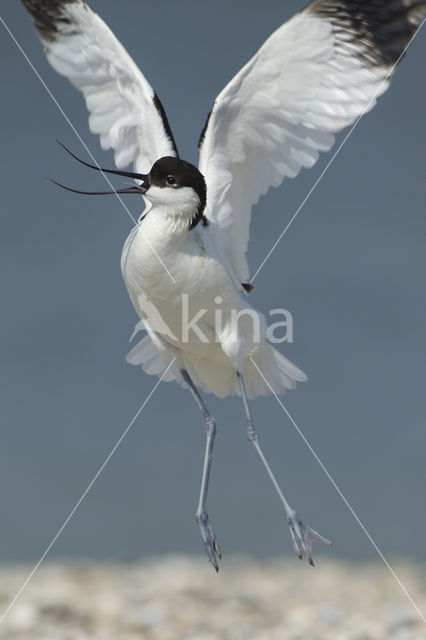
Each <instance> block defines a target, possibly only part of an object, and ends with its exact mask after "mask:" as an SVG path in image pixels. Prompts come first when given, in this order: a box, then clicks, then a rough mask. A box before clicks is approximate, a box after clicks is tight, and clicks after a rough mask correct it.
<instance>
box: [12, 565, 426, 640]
mask: <svg viewBox="0 0 426 640" xmlns="http://www.w3.org/2000/svg"><path fill="white" fill-rule="evenodd" d="M392 566H393V568H394V570H395V572H396V573H397V575H398V577H399V579H400V580H401V581H402V582H403V584H404V586H405V587H406V589H407V591H408V592H409V595H410V597H411V598H412V599H413V600H414V602H415V604H416V605H417V607H418V608H419V610H420V613H419V612H418V611H416V610H415V608H414V606H413V604H412V603H411V602H410V601H409V599H408V597H407V595H405V594H404V593H403V591H402V589H401V586H400V585H398V583H397V582H396V580H395V578H394V577H393V576H392V574H391V573H390V571H389V569H388V568H387V567H386V566H385V565H384V564H361V563H359V564H355V563H346V562H340V561H335V560H334V561H330V560H329V559H328V558H327V559H326V558H321V557H319V558H317V567H315V568H312V567H309V566H308V565H307V564H304V563H301V562H298V561H297V559H278V560H268V561H254V560H252V559H247V558H226V559H225V558H224V560H223V562H222V567H221V571H220V573H219V574H218V575H216V574H215V572H214V571H213V569H212V568H211V567H210V566H209V565H208V564H207V562H206V560H205V559H204V558H192V557H191V558H188V557H182V556H172V557H163V558H160V559H148V560H140V561H135V562H132V563H130V562H128V563H125V564H124V563H123V564H118V563H117V564H115V563H111V564H108V563H100V564H95V563H93V562H89V561H88V562H83V561H79V562H66V563H60V562H46V563H45V564H43V565H41V567H40V568H39V569H38V570H37V571H36V573H35V574H34V576H33V577H32V579H31V580H30V581H29V582H28V584H27V586H26V588H25V589H24V590H23V591H22V593H21V595H20V596H19V597H18V598H17V600H16V602H15V603H14V604H13V606H11V607H10V609H9V611H8V613H7V615H5V616H4V612H5V611H6V609H7V607H8V606H9V605H10V603H11V602H12V600H13V599H14V597H15V596H16V594H17V592H18V590H19V589H20V587H21V586H22V585H23V583H24V582H25V580H26V579H27V578H28V576H29V574H30V572H31V570H32V568H33V567H32V566H31V565H28V566H26V565H20V566H19V567H16V566H9V567H3V568H1V569H0V605H1V611H2V615H3V616H4V617H3V618H2V620H1V623H0V638H1V639H4V640H15V639H19V640H27V639H28V640H89V639H90V640H113V639H114V640H135V639H137V638H142V639H146V640H151V639H152V640H154V639H155V640H323V639H324V640H379V639H380V640H393V639H394V640H421V639H422V640H423V639H425V640H426V623H425V621H424V620H422V618H421V615H420V614H421V613H422V612H423V613H426V567H425V566H415V565H412V564H409V563H407V562H403V561H395V562H394V563H392Z"/></svg>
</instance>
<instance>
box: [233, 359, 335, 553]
mask: <svg viewBox="0 0 426 640" xmlns="http://www.w3.org/2000/svg"><path fill="white" fill-rule="evenodd" d="M237 377H238V382H239V385H240V389H241V396H242V399H243V404H244V411H245V414H246V418H247V437H248V439H249V441H250V442H251V443H252V445H253V446H254V448H255V449H256V452H257V453H258V455H259V457H260V459H261V460H262V463H263V466H264V467H265V469H266V471H267V473H268V476H269V477H270V479H271V480H272V484H273V485H274V487H275V489H276V491H277V493H278V495H279V497H280V500H281V502H282V503H283V505H284V509H285V511H286V514H287V522H288V526H289V527H290V534H291V538H292V541H293V546H294V550H295V552H296V553H297V555H298V557H299V558H300V559H302V557H303V556H305V557H306V559H307V560H308V562H309V564H311V565H312V566H314V562H313V560H312V543H313V542H323V543H324V544H329V545H331V544H332V543H331V542H330V541H329V540H327V539H326V538H323V537H322V536H320V534H319V533H317V532H316V531H314V530H313V529H311V528H310V527H308V526H307V525H305V524H304V523H303V522H302V520H301V519H300V518H299V516H298V515H297V513H296V512H295V511H294V509H292V508H291V507H290V505H289V503H288V502H287V500H286V499H285V497H284V494H283V492H282V491H281V488H280V486H279V484H278V482H277V479H276V478H275V476H274V474H273V473H272V469H271V467H270V466H269V464H268V461H267V460H266V458H265V456H264V454H263V451H262V449H261V448H260V444H259V436H258V434H257V432H256V430H255V428H254V424H253V418H252V415H251V412H250V408H249V405H248V401H247V393H246V387H245V384H244V379H243V376H242V375H241V373H240V372H239V371H238V372H237Z"/></svg>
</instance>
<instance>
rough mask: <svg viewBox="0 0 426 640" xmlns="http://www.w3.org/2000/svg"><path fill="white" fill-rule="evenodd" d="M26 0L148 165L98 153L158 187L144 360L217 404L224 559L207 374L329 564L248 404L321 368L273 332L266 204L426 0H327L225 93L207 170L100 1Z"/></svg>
mask: <svg viewBox="0 0 426 640" xmlns="http://www.w3.org/2000/svg"><path fill="white" fill-rule="evenodd" d="M22 2H23V4H24V5H25V6H26V8H27V9H28V10H29V12H30V13H31V14H32V16H33V19H34V21H35V24H36V27H37V29H38V31H39V34H40V37H41V39H42V41H43V43H44V45H45V47H46V55H47V57H48V60H49V62H50V63H51V64H52V66H53V67H54V68H55V69H56V70H57V71H58V72H59V73H60V74H62V75H64V76H66V77H68V78H69V79H70V81H71V82H72V83H73V84H74V85H75V86H76V87H77V88H78V89H80V90H81V91H82V92H83V95H84V97H85V100H86V104H87V107H88V109H89V111H90V114H91V115H90V119H89V123H90V128H91V131H92V132H93V133H97V134H99V135H100V138H101V144H102V147H103V148H104V149H108V148H112V149H113V150H114V152H115V162H116V165H117V167H118V168H119V169H122V168H124V167H126V166H127V165H128V164H130V163H133V168H134V172H127V171H125V172H123V171H117V170H104V169H100V167H99V165H97V166H93V165H88V166H91V167H92V168H95V169H98V170H100V171H103V173H104V177H105V173H107V172H109V173H115V174H117V173H118V174H119V175H123V176H127V177H132V178H134V179H136V180H137V181H142V182H141V184H137V185H135V186H133V187H131V188H127V189H121V190H118V191H117V190H115V191H114V193H116V194H120V193H134V194H139V195H143V196H144V198H145V200H146V204H148V208H147V209H146V210H145V211H144V213H143V215H142V216H141V219H140V221H139V224H138V225H137V226H136V227H135V228H134V229H133V230H132V231H131V233H130V235H129V237H128V239H127V241H126V243H125V246H124V249H123V254H122V261H121V266H122V273H123V277H124V280H125V282H126V286H127V289H128V291H129V295H130V298H131V300H132V303H133V305H134V307H135V309H136V312H137V314H138V316H139V318H140V320H141V323H142V326H143V328H144V329H146V331H147V336H146V337H144V338H143V340H142V341H141V342H140V343H139V344H138V345H136V346H135V347H134V348H133V349H132V351H131V352H130V354H129V356H128V360H129V362H131V363H133V364H139V365H142V367H143V368H144V370H145V371H146V372H147V373H149V374H153V375H158V376H160V377H161V379H164V380H176V381H177V382H179V383H180V384H182V385H183V386H185V387H186V388H188V389H189V390H190V392H191V394H192V395H193V397H194V399H195V401H196V403H197V405H198V407H199V408H200V410H201V412H202V414H203V417H204V421H205V427H206V434H207V439H206V452H205V458H204V466H203V475H202V483H201V492H200V501H199V505H198V510H197V521H198V523H199V525H200V530H201V535H202V538H203V542H204V545H205V549H206V552H207V555H208V557H209V559H210V561H211V562H212V564H213V566H214V567H215V569H216V570H217V568H218V559H219V558H220V557H221V553H220V549H219V545H218V543H217V539H216V536H215V534H214V532H213V529H212V527H211V525H210V523H209V517H208V514H207V507H206V504H207V488H208V482H209V475H210V466H211V462H212V452H213V442H214V438H215V433H216V426H215V422H214V419H213V418H212V416H211V415H210V414H209V412H208V410H207V408H206V406H205V404H204V402H203V400H202V398H201V395H200V393H199V391H198V388H201V389H203V390H206V391H211V392H213V393H215V394H216V395H218V396H220V397H224V396H226V395H229V394H233V393H236V394H240V395H241V396H242V400H243V404H244V411H245V415H246V419H247V435H248V438H249V440H250V442H252V444H253V446H254V448H255V449H256V451H257V453H258V454H259V456H260V458H261V461H262V463H263V464H264V466H265V468H266V470H267V472H268V475H269V476H270V478H271V480H272V482H273V484H274V486H275V488H276V490H277V492H278V494H279V497H280V499H281V501H282V503H283V505H284V508H285V510H286V513H287V520H288V524H289V526H290V532H291V536H292V540H293V544H294V548H295V550H296V553H297V554H298V555H299V557H302V556H303V555H305V556H306V557H307V559H308V560H309V562H310V563H311V564H313V563H312V553H311V552H312V542H313V541H320V542H325V543H327V542H328V541H327V540H326V539H325V538H322V537H321V536H320V535H319V534H317V533H316V532H315V531H314V530H312V529H310V528H309V527H307V526H306V525H304V524H303V522H302V521H301V520H300V518H299V517H298V516H297V514H296V513H295V511H294V510H293V509H292V508H291V507H290V505H289V504H288V502H287V500H286V498H285V497H284V495H283V493H282V491H281V489H280V487H279V485H278V482H277V480H276V478H275V476H274V475H273V473H272V471H271V469H270V467H269V465H268V463H267V461H266V458H265V456H264V454H263V452H262V450H261V448H260V445H259V438H258V435H257V433H256V431H255V430H254V425H253V419H252V416H251V413H250V409H249V405H248V402H247V397H250V398H254V397H256V396H258V395H265V394H271V393H274V394H280V393H283V392H284V391H285V389H287V388H294V387H295V383H296V382H298V381H303V380H305V379H306V377H305V376H304V374H303V373H302V372H301V371H300V370H299V369H298V368H297V367H296V366H294V365H293V364H291V363H290V362H289V361H288V360H286V358H285V357H284V356H283V355H282V354H281V353H279V352H278V351H277V350H275V349H274V348H273V347H272V346H271V345H270V344H268V341H267V339H266V335H267V333H266V324H265V321H264V319H263V316H262V315H261V314H259V313H258V312H257V311H256V310H254V309H253V308H252V307H251V305H250V304H249V301H248V297H247V294H246V290H247V289H249V288H250V287H249V284H248V279H249V269H248V263H247V260H246V251H247V247H248V240H249V229H250V218H251V210H252V206H253V204H255V203H256V202H257V201H258V200H259V198H260V196H261V195H263V194H264V193H266V192H267V190H268V189H269V187H271V186H275V187H277V186H279V185H280V184H281V183H282V181H283V180H284V179H286V178H294V177H295V176H296V175H297V174H298V173H299V171H300V170H301V169H302V168H310V167H312V166H313V165H314V164H315V162H316V161H317V159H318V157H319V153H320V152H321V151H328V150H330V148H331V147H332V145H333V143H334V140H335V138H334V134H335V133H336V132H338V131H341V130H342V129H344V128H345V127H347V126H348V125H350V124H352V123H354V122H356V121H357V120H358V119H359V118H361V117H362V116H363V115H364V113H366V112H367V111H369V110H370V109H372V108H373V107H374V105H375V104H376V102H377V98H378V96H380V95H381V94H383V93H384V92H385V90H386V89H387V87H388V86H389V83H390V78H391V76H392V74H393V72H394V70H395V68H396V66H397V64H398V62H399V61H400V60H401V58H402V57H403V55H404V53H405V50H406V48H407V46H408V45H409V43H410V41H411V39H412V38H413V37H414V35H415V33H416V29H417V28H418V27H419V25H420V23H421V22H422V19H423V16H424V15H425V13H426V2H423V1H421V0H392V1H390V0H374V2H373V1H372V0H313V1H312V2H311V3H310V4H309V5H308V6H307V7H306V8H305V9H304V10H303V11H301V12H300V13H298V14H296V15H295V16H294V17H293V18H291V19H290V20H289V21H288V22H287V23H285V24H283V25H282V26H281V27H279V28H278V29H277V30H276V31H275V32H274V33H273V34H272V35H271V36H270V37H269V38H268V39H267V40H266V42H265V43H264V44H263V46H262V47H261V48H260V49H259V51H258V52H257V53H256V54H255V55H254V56H253V58H252V59H251V60H250V61H249V62H248V63H247V64H246V65H245V66H244V67H243V68H242V69H241V70H240V71H239V73H237V75H236V76H235V77H234V78H233V79H232V80H231V81H230V82H229V83H228V84H227V85H226V87H225V88H224V89H223V90H222V91H221V92H220V94H219V95H218V97H217V98H216V100H215V102H214V105H213V108H212V109H211V112H210V114H209V117H208V119H207V122H206V125H205V127H204V129H203V131H202V134H201V138H200V140H199V168H198V169H197V168H196V167H195V166H193V165H192V164H189V163H188V162H185V161H184V160H181V159H180V158H179V153H178V149H177V145H176V142H175V139H174V137H173V134H172V131H171V127H170V125H169V122H168V120H167V116H166V114H165V111H164V109H163V106H162V104H161V102H160V100H159V98H158V96H157V94H156V93H155V92H154V90H153V89H152V88H151V86H150V85H149V83H148V82H147V80H146V78H145V77H144V76H143V74H142V73H141V72H140V71H139V69H138V68H137V66H136V65H135V63H134V62H133V60H132V59H131V58H130V56H129V55H128V54H127V52H126V51H125V49H124V48H123V47H122V45H121V44H120V43H119V42H118V41H117V39H116V38H115V36H114V35H113V33H112V32H111V31H110V29H109V28H108V27H107V26H106V25H105V23H104V22H103V21H102V20H101V19H100V18H99V16H97V15H96V14H95V13H94V12H93V11H92V10H91V9H90V8H89V7H88V5H87V4H86V3H85V2H84V0H22ZM72 155H73V154H72ZM83 164H87V163H85V162H83ZM71 190H72V189H71ZM96 193H99V192H96ZM103 193H104V192H103ZM194 321H195V323H194Z"/></svg>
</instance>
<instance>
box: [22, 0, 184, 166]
mask: <svg viewBox="0 0 426 640" xmlns="http://www.w3.org/2000/svg"><path fill="white" fill-rule="evenodd" d="M22 2H23V4H24V6H25V7H26V8H27V9H28V11H29V12H30V14H31V15H32V17H33V19H34V22H35V25H36V27H37V30H38V32H39V35H40V37H41V40H42V42H43V43H44V45H45V50H46V56H47V58H48V60H49V62H50V64H51V65H52V67H53V68H54V69H55V70H56V71H57V72H58V73H60V74H61V75H63V76H66V77H67V78H68V79H69V80H70V81H71V83H72V84H73V85H74V86H75V87H77V89H79V90H80V91H82V93H83V95H84V98H85V100H86V105H87V108H88V110H89V112H90V117H89V126H90V130H91V131H92V133H96V134H98V135H99V136H100V140H101V146H102V148H103V149H105V150H106V149H113V150H114V152H115V163H116V165H117V167H118V168H124V167H126V166H127V165H129V164H130V163H132V162H133V164H134V170H135V171H136V172H138V173H147V172H149V170H150V168H151V166H152V165H153V164H154V162H155V161H156V160H158V158H161V157H163V156H178V151H177V148H176V143H175V141H174V138H173V134H172V132H171V129H170V125H169V123H168V120H167V116H166V114H165V112H164V109H163V106H162V104H161V102H160V100H159V98H158V96H157V95H156V93H155V92H154V91H153V89H152V88H151V86H150V85H149V83H148V82H147V80H146V79H145V77H144V76H143V75H142V73H141V72H140V70H139V69H138V67H137V66H136V64H135V63H134V62H133V60H132V59H131V57H130V56H129V54H128V53H127V52H126V50H125V49H124V48H123V46H122V45H121V44H120V43H119V42H118V40H117V39H116V37H115V36H114V34H113V33H112V31H111V30H110V29H109V28H108V27H107V25H106V24H105V23H104V22H103V21H102V20H101V18H100V17H99V16H98V15H97V14H96V13H94V12H93V11H92V10H91V9H90V8H89V7H88V6H87V4H86V3H85V2H83V0H22Z"/></svg>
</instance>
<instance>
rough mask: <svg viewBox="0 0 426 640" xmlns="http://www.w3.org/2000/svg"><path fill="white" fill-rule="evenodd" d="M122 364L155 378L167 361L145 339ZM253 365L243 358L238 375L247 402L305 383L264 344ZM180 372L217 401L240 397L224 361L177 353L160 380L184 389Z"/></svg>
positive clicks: (250, 361)
mask: <svg viewBox="0 0 426 640" xmlns="http://www.w3.org/2000/svg"><path fill="white" fill-rule="evenodd" d="M126 360H127V362H129V363H130V364H133V365H141V366H142V368H143V370H144V371H145V373H147V374H149V375H156V376H159V377H161V376H162V375H164V373H165V371H166V370H167V367H169V365H170V360H168V359H167V358H166V357H164V356H163V355H162V354H161V353H160V352H159V351H158V349H157V347H156V346H155V345H154V344H153V342H152V340H151V337H150V336H149V335H148V336H146V337H145V338H143V339H142V340H141V341H140V342H139V343H138V344H137V345H136V346H135V347H133V349H132V350H131V351H130V353H129V354H128V356H127V358H126ZM253 361H254V364H253ZM253 361H252V359H251V358H250V357H248V358H246V360H245V363H244V367H243V371H242V373H243V377H244V382H245V386H246V390H247V395H248V397H249V398H256V397H257V396H269V395H271V394H272V393H275V394H276V395H281V394H283V393H284V392H285V391H286V390H287V389H294V388H295V387H296V383H297V382H305V381H306V380H307V377H306V376H305V374H304V373H303V371H301V370H300V369H299V368H298V367H296V365H294V364H293V363H292V362H290V360H287V358H286V357H284V356H283V355H282V354H281V353H280V352H279V351H277V350H276V349H274V347H272V346H271V345H269V344H264V345H263V346H262V347H261V348H260V349H259V351H258V352H257V353H256V354H255V355H254V356H253ZM255 365H256V366H255ZM181 368H185V369H186V370H187V371H188V373H189V375H190V376H191V378H192V380H193V381H194V383H195V384H196V385H197V386H198V387H200V388H201V389H203V390H204V391H207V392H211V393H214V394H215V395H217V396H218V397H219V398H224V397H226V396H228V395H240V388H239V385H238V381H237V378H236V375H235V372H234V371H233V369H232V367H231V366H230V363H229V361H228V360H224V361H223V362H214V361H211V360H208V359H206V358H200V359H193V358H191V357H186V356H185V353H181V354H180V357H179V366H172V367H170V368H169V369H168V370H167V373H166V374H165V375H164V378H163V380H164V381H165V382H171V381H173V380H176V382H178V383H179V384H181V385H182V386H185V383H184V381H183V379H182V376H181V374H180V371H179V369H181Z"/></svg>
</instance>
